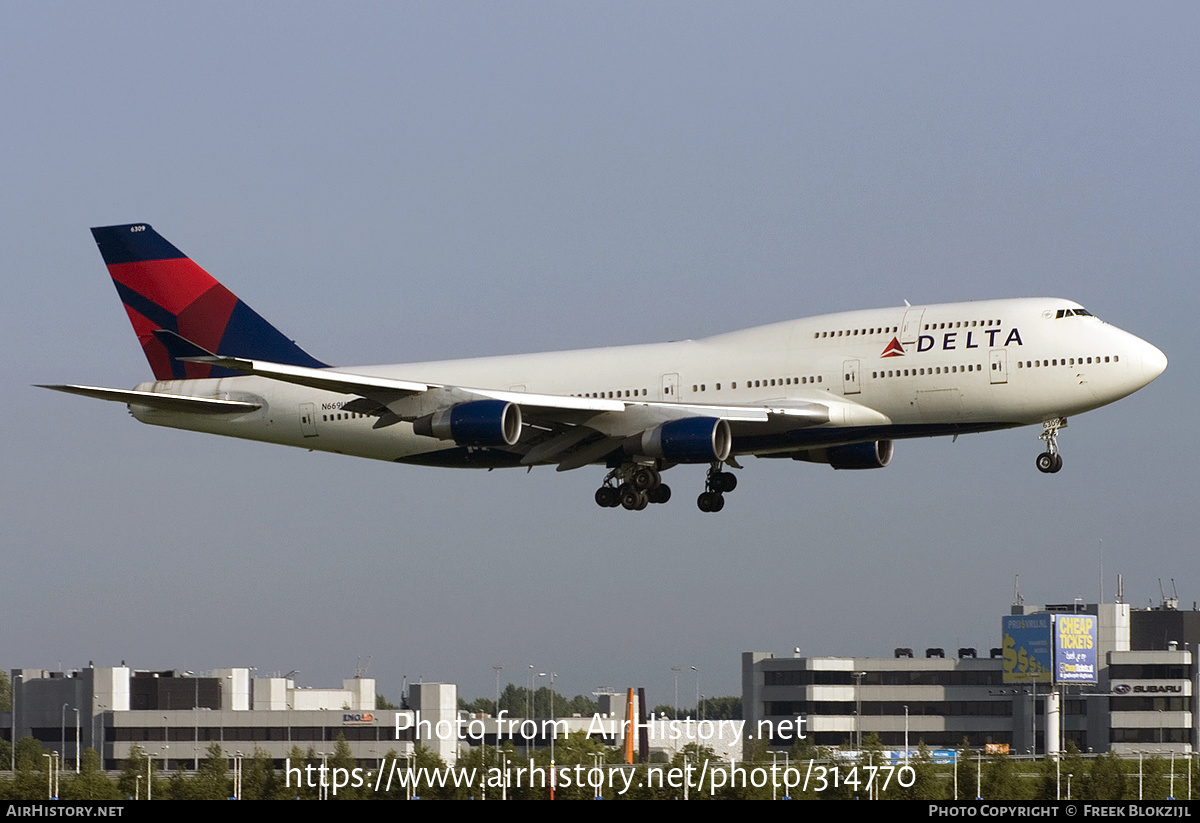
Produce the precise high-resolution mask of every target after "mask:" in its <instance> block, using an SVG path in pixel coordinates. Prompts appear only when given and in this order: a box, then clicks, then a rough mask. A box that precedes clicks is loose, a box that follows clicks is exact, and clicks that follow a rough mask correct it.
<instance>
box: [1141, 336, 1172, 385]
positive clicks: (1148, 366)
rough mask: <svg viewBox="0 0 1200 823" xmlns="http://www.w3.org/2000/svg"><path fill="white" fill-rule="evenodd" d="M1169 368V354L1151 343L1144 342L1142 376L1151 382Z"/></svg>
mask: <svg viewBox="0 0 1200 823" xmlns="http://www.w3.org/2000/svg"><path fill="white" fill-rule="evenodd" d="M1166 368H1167V356H1166V355H1165V354H1163V353H1162V352H1161V351H1159V350H1158V349H1157V348H1155V347H1154V346H1151V345H1150V344H1149V343H1145V342H1143V343H1142V376H1143V377H1144V378H1145V380H1146V382H1147V383H1149V382H1150V381H1151V380H1153V379H1154V378H1156V377H1158V376H1159V375H1160V374H1162V373H1163V372H1164V371H1165V370H1166Z"/></svg>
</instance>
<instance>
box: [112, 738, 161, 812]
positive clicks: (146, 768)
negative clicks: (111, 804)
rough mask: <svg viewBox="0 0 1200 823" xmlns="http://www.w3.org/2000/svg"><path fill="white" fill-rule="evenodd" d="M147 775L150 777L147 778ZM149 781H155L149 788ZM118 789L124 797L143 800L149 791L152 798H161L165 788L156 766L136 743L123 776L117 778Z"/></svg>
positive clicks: (126, 760) (122, 772)
mask: <svg viewBox="0 0 1200 823" xmlns="http://www.w3.org/2000/svg"><path fill="white" fill-rule="evenodd" d="M147 775H149V776H148V777H147ZM147 780H151V781H153V786H147ZM117 787H118V788H119V789H120V790H121V796H122V797H140V798H142V799H145V798H146V796H147V791H148V790H150V796H151V797H161V796H162V794H161V792H162V791H163V789H164V788H165V787H164V786H163V785H162V781H161V780H159V779H158V769H157V767H156V765H155V764H154V763H153V762H152V761H151V760H150V758H148V757H147V756H146V753H145V752H143V751H142V749H141V747H140V746H138V745H137V744H136V743H134V744H133V746H132V747H131V748H130V750H129V757H127V758H126V759H125V765H124V766H123V768H122V769H121V776H120V777H118V778H117Z"/></svg>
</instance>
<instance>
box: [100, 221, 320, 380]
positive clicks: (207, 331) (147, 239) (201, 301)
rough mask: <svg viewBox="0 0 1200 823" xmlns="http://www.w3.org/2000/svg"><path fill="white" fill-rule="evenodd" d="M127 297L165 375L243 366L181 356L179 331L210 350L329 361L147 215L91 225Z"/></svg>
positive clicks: (302, 362) (210, 373)
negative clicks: (167, 335) (142, 218)
mask: <svg viewBox="0 0 1200 823" xmlns="http://www.w3.org/2000/svg"><path fill="white" fill-rule="evenodd" d="M92 236H93V237H94V238H95V239H96V245H97V247H99V249H100V255H101V257H103V258H104V263H105V265H106V266H107V267H108V272H109V274H110V275H111V276H112V279H113V283H114V285H116V287H117V293H118V294H119V295H120V296H121V302H122V303H124V304H125V311H126V313H127V314H128V315H129V320H130V322H132V323H133V329H134V331H135V332H136V333H137V336H138V340H139V341H140V342H141V344H142V350H143V351H144V352H145V353H146V359H147V360H148V361H149V362H150V368H151V369H152V370H153V371H154V376H155V378H156V379H158V380H171V379H179V378H199V377H224V376H230V375H233V374H236V372H232V371H228V370H224V369H221V368H219V367H216V366H212V365H210V364H205V363H190V364H189V363H185V362H184V361H182V360H180V359H179V357H180V356H181V354H180V347H179V346H174V345H171V344H170V343H171V342H172V341H173V340H174V339H173V338H166V339H164V338H163V337H161V336H159V335H157V334H156V332H157V331H159V330H166V331H169V332H173V333H174V334H175V335H176V336H177V337H178V339H179V340H181V341H183V342H186V343H191V344H193V345H195V346H197V347H199V348H201V349H203V350H205V351H206V352H211V353H216V354H218V355H225V356H231V357H245V358H249V359H253V360H270V361H272V362H275V363H284V364H287V365H292V366H305V367H308V368H326V364H324V363H322V362H321V361H319V360H317V359H315V358H314V357H312V356H311V355H309V354H308V353H307V352H305V351H304V350H303V349H301V348H300V347H299V346H297V345H296V344H295V343H294V342H292V341H291V340H290V339H289V338H288V337H287V336H285V335H284V334H283V333H282V332H280V331H279V330H278V329H276V328H275V327H274V326H272V325H271V324H270V323H268V322H267V321H266V320H264V319H263V318H262V316H261V315H259V314H258V313H257V312H255V311H254V310H253V309H252V308H250V307H249V306H247V305H246V304H245V303H243V302H242V301H241V300H239V299H238V297H237V295H235V294H234V293H233V292H231V291H229V289H227V288H225V287H224V286H222V285H221V284H220V283H218V282H217V281H216V279H215V278H213V276H212V275H210V274H209V273H208V272H206V271H205V270H204V269H202V268H200V266H198V265H196V264H195V263H194V262H192V260H191V259H189V258H188V257H187V256H186V255H185V254H184V253H183V252H181V251H180V250H179V249H177V248H175V246H173V245H172V244H171V243H170V242H168V241H167V240H166V239H165V238H164V237H162V235H160V234H159V233H158V232H156V231H155V230H154V229H153V228H151V227H150V225H149V224H147V223H128V224H125V225H121V226H102V227H99V228H94V229H92Z"/></svg>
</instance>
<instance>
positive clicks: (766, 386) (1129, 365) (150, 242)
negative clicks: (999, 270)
mask: <svg viewBox="0 0 1200 823" xmlns="http://www.w3.org/2000/svg"><path fill="white" fill-rule="evenodd" d="M92 234H94V235H95V237H96V242H97V243H98V244H99V246H100V253H101V254H102V255H103V257H104V262H105V263H106V264H107V265H108V271H109V273H110V274H111V275H112V279H113V282H114V283H115V284H116V286H117V292H118V293H119V294H120V296H121V301H122V302H123V303H124V304H125V310H126V311H127V312H128V313H129V319H130V320H131V321H132V322H133V328H134V330H135V331H136V332H137V335H138V339H139V340H140V341H141V344H142V348H143V349H144V350H145V352H146V359H148V360H149V361H150V366H151V367H152V368H153V369H154V377H155V378H156V379H155V380H154V381H153V382H145V383H141V384H140V385H138V386H136V387H135V388H133V389H116V388H106V387H101V386H86V385H52V386H47V387H46V388H50V389H54V390H56V391H61V392H67V393H68V394H75V395H82V396H84V397H91V398H96V399H99V400H108V401H113V402H119V403H124V404H126V405H127V406H128V407H129V411H130V412H131V413H132V414H133V416H134V417H135V418H137V419H138V420H140V421H142V422H144V423H150V424H152V425H156V426H169V427H172V428H177V429H187V430H189V431H197V432H205V433H208V434H217V435H224V436H228V437H238V438H242V439H245V440H257V441H260V442H266V443H278V444H281V445H287V446H295V447H298V448H302V449H305V450H306V451H310V452H322V451H323V452H332V453H336V454H343V455H353V456H357V457H366V458H371V459H375V460H388V461H393V462H396V463H406V464H409V465H417V466H446V467H451V466H457V467H462V468H486V469H499V468H508V467H518V466H519V467H530V468H531V467H533V466H555V467H556V468H557V469H558V471H568V470H574V469H580V468H583V467H585V466H595V467H603V469H604V470H605V471H607V474H605V475H604V479H603V480H602V481H601V485H600V488H598V489H597V490H596V492H595V500H596V503H597V504H598V505H600V506H601V507H603V508H617V507H621V508H624V509H627V510H630V511H641V510H643V509H645V508H647V506H648V505H650V504H662V503H666V502H667V501H668V500H670V499H671V487H670V486H668V485H667V484H666V483H664V482H663V476H664V475H665V473H666V472H667V471H668V470H670V469H676V467H677V466H686V465H687V464H691V465H692V466H695V467H697V468H700V467H703V468H705V469H706V470H707V471H706V474H705V476H704V486H703V489H704V490H703V491H702V492H701V493H700V495H699V497H697V498H696V505H697V507H699V509H700V510H701V511H704V512H717V511H721V509H722V508H724V506H725V496H726V495H728V494H729V493H731V492H733V490H734V489H735V488H745V486H744V485H742V484H740V483H739V477H738V476H737V474H735V473H734V472H731V471H729V470H728V469H735V470H737V469H741V468H742V465H743V464H742V463H741V462H740V461H742V460H745V459H746V458H748V457H761V458H774V459H785V460H793V461H801V462H806V463H825V464H827V465H829V466H831V467H832V468H834V469H882V468H883V467H885V466H887V465H888V464H889V463H890V462H891V459H892V455H893V453H894V442H895V441H897V440H912V439H914V438H920V437H936V436H940V435H949V436H958V435H962V434H971V433H976V432H988V431H995V430H997V429H1007V428H1012V427H1014V426H1027V425H1033V426H1038V427H1039V429H1040V433H1039V436H1038V439H1039V440H1040V441H1042V443H1044V444H1045V451H1043V452H1042V453H1040V454H1039V455H1037V459H1036V464H1037V467H1038V470H1039V471H1041V472H1042V473H1044V474H1054V473H1056V472H1058V471H1059V470H1060V469H1062V465H1063V458H1062V455H1061V454H1060V452H1059V449H1058V434H1059V432H1060V431H1061V430H1062V429H1063V428H1065V427H1066V425H1067V417H1068V416H1074V415H1078V414H1083V413H1084V412H1087V411H1090V410H1092V409H1098V408H1100V407H1101V406H1105V405H1107V404H1109V403H1113V402H1115V401H1117V400H1120V399H1121V398H1122V397H1125V396H1127V395H1129V394H1132V393H1133V392H1135V391H1138V390H1139V389H1141V388H1142V387H1143V386H1146V385H1147V384H1149V383H1150V382H1151V381H1152V380H1154V379H1155V378H1157V377H1158V376H1159V375H1160V374H1162V372H1163V370H1164V369H1165V368H1166V367H1167V358H1166V356H1165V355H1164V354H1163V353H1162V352H1161V351H1159V350H1158V349H1156V348H1155V347H1154V346H1152V345H1151V344H1150V343H1147V342H1146V341H1145V340H1141V339H1139V338H1137V337H1135V336H1133V335H1132V334H1130V333H1128V332H1125V331H1122V330H1120V329H1118V328H1117V327H1116V326H1112V325H1110V324H1108V323H1105V322H1102V321H1101V320H1100V319H1099V318H1097V317H1094V316H1093V315H1092V313H1091V312H1089V311H1087V310H1086V309H1084V308H1083V306H1081V305H1079V304H1078V303H1073V302H1071V301H1070V300H1063V299H1061V298H1057V297H1035V298H1021V299H1014V300H986V301H979V302H973V303H940V304H930V305H924V306H912V305H909V304H908V303H905V305H903V306H892V307H890V308H881V309H867V310H861V311H848V312H842V313H840V314H826V315H821V316H819V317H805V318H801V319H798V320H788V321H785V322H782V323H772V324H771V325H767V326H757V327H755V328H749V329H742V330H740V331H731V332H727V333H725V334H719V335H716V336H713V337H707V338H704V339H702V340H679V341H675V342H670V343H647V344H638V345H626V346H614V347H609V348H600V349H581V350H577V351H559V352H542V353H538V354H518V355H507V356H499V357H497V356H493V357H481V358H475V359H471V360H441V361H435V362H430V363H402V364H399V365H379V366H358V367H355V368H344V367H340V368H335V367H330V366H327V365H325V364H324V363H321V362H319V361H317V360H315V359H313V358H312V357H310V356H309V355H308V354H306V353H305V352H304V351H303V350H302V349H300V348H299V347H298V346H297V345H296V344H295V343H293V342H292V341H291V340H290V339H288V338H287V337H285V336H284V335H283V334H282V333H281V332H279V330H278V329H276V328H275V327H274V326H272V325H271V324H270V323H268V322H267V321H266V320H264V319H263V318H262V317H260V316H259V315H258V314H257V313H255V312H254V311H253V310H251V309H250V307H249V306H247V305H246V304H245V303H243V302H242V301H241V300H239V299H238V298H237V297H236V296H234V294H233V293H232V292H230V291H229V290H228V289H226V288H225V287H224V286H222V285H221V284H220V283H218V282H217V281H216V280H214V279H213V278H212V277H210V276H209V274H208V272H206V271H204V269H202V268H200V267H199V266H197V265H196V264H195V263H193V262H192V261H191V260H189V259H188V258H187V257H185V256H184V254H183V252H181V251H179V249H177V248H175V247H174V246H173V245H171V244H170V243H168V242H167V241H166V240H164V239H163V238H162V237H161V236H159V234H158V233H157V232H155V231H154V229H152V228H150V226H148V225H146V224H145V223H133V224H129V225H125V226H107V227H105V228H99V229H92ZM452 308H454V307H452ZM676 471H677V473H682V471H679V470H678V469H676Z"/></svg>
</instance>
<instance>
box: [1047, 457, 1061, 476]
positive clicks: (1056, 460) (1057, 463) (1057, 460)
mask: <svg viewBox="0 0 1200 823" xmlns="http://www.w3.org/2000/svg"><path fill="white" fill-rule="evenodd" d="M1061 468H1062V455H1061V454H1056V455H1054V468H1052V469H1051V470H1050V473H1051V474H1054V473H1055V472H1056V471H1058V470H1059V469H1061Z"/></svg>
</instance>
